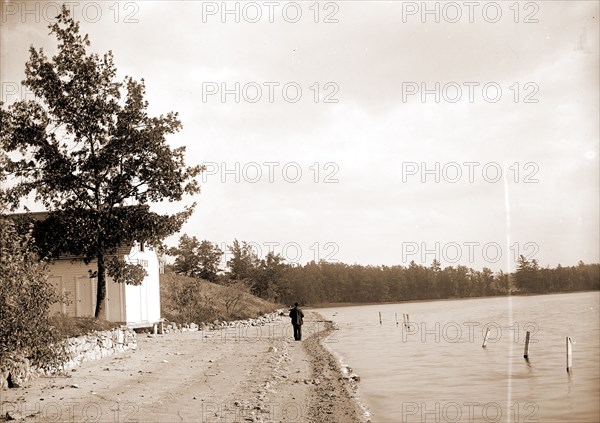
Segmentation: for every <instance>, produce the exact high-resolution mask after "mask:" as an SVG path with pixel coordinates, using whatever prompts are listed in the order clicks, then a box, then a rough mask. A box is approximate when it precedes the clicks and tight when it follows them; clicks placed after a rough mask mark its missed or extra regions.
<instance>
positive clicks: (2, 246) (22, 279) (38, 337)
mask: <svg viewBox="0 0 600 423" xmlns="http://www.w3.org/2000/svg"><path fill="white" fill-rule="evenodd" d="M0 261H1V262H2V265H1V266H0V364H1V363H2V362H4V361H5V360H7V359H9V358H11V357H12V356H13V355H15V354H19V355H21V356H24V357H26V358H28V359H29V361H30V363H31V364H32V365H34V366H36V367H40V368H45V369H47V368H51V367H56V366H57V365H59V364H60V363H61V362H62V361H63V360H64V351H63V349H62V348H59V346H60V345H61V342H60V341H61V338H60V334H59V332H58V330H57V329H56V328H55V327H53V326H52V325H51V324H50V319H49V309H50V305H51V304H53V303H55V302H57V301H61V298H60V296H59V295H58V293H57V292H56V290H55V288H54V287H53V286H52V285H51V283H50V282H48V279H47V273H46V270H45V267H44V266H43V265H42V264H40V263H39V260H38V257H37V254H35V253H34V251H33V248H32V238H31V235H30V234H29V233H25V234H23V233H22V232H21V231H17V229H16V228H15V224H14V223H13V221H12V220H11V219H8V218H6V217H3V216H2V215H0Z"/></svg>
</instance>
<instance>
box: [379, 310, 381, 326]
mask: <svg viewBox="0 0 600 423" xmlns="http://www.w3.org/2000/svg"><path fill="white" fill-rule="evenodd" d="M379 324H381V311H380V312H379Z"/></svg>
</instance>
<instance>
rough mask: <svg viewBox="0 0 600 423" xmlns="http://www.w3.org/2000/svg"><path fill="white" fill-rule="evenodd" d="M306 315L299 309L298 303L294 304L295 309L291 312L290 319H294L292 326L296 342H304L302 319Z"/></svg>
mask: <svg viewBox="0 0 600 423" xmlns="http://www.w3.org/2000/svg"><path fill="white" fill-rule="evenodd" d="M303 317H304V313H302V310H301V309H300V308H299V307H298V303H294V308H293V309H291V310H290V318H291V319H292V326H293V327H294V339H295V340H296V341H300V340H302V323H303V322H302V318H303Z"/></svg>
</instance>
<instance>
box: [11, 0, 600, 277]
mask: <svg viewBox="0 0 600 423" xmlns="http://www.w3.org/2000/svg"><path fill="white" fill-rule="evenodd" d="M70 4H71V7H73V8H74V16H75V17H76V19H78V20H80V21H81V27H82V30H83V32H86V33H89V35H90V39H91V42H92V45H91V49H92V50H93V51H95V52H98V53H104V52H105V51H107V50H112V51H113V53H114V56H115V63H116V65H117V68H118V71H119V76H120V77H123V76H125V75H131V76H133V77H134V78H136V79H140V78H144V79H145V81H146V86H147V99H148V100H149V102H150V111H151V113H152V114H155V115H157V114H161V113H166V112H169V111H178V112H179V113H180V117H181V120H182V123H183V130H182V131H181V132H180V133H178V134H176V135H174V136H171V137H170V138H169V141H170V142H171V143H172V145H174V146H175V145H185V146H186V147H187V160H188V162H189V164H201V163H205V164H206V165H207V172H206V173H205V175H204V176H203V181H202V193H201V195H199V196H198V197H197V198H196V199H195V200H196V201H197V202H198V207H197V211H196V213H195V214H194V215H193V217H192V218H191V219H190V221H189V222H188V223H187V224H186V225H185V226H184V228H183V230H182V232H185V233H188V234H189V235H196V236H198V237H199V238H201V239H208V240H211V241H213V242H216V243H218V244H220V245H221V244H223V243H231V241H232V240H233V239H234V238H237V239H239V240H246V241H249V242H253V243H256V245H258V246H260V247H261V253H262V254H263V255H264V254H266V252H267V251H268V250H269V248H273V249H274V251H275V252H277V253H281V254H282V255H284V257H286V258H287V259H288V260H289V261H298V262H300V263H304V262H306V261H309V260H312V259H315V258H316V259H319V258H320V259H327V260H329V261H332V260H338V261H343V262H347V263H355V262H356V263H361V264H374V265H378V264H387V265H391V264H402V265H407V264H408V263H409V262H410V260H414V261H415V262H416V263H418V264H424V265H429V264H430V263H431V261H432V260H433V258H434V255H435V253H436V250H438V253H439V256H438V258H439V259H440V260H441V262H442V265H443V266H448V265H456V264H463V265H467V266H471V267H474V268H478V269H480V268H482V267H483V266H487V267H490V268H492V269H493V270H499V269H503V270H505V271H506V270H512V269H513V267H514V257H515V255H517V254H524V255H526V256H528V257H529V258H536V259H538V260H539V262H540V264H541V265H542V266H547V265H550V266H556V265H557V264H558V263H561V264H562V265H573V264H576V263H577V261H578V260H580V259H581V260H583V261H585V262H598V261H599V260H600V259H599V241H598V240H599V239H600V234H599V229H598V227H599V186H598V185H599V171H598V169H599V158H598V144H599V110H598V109H599V98H598V97H599V83H598V82H599V80H598V75H599V73H600V72H599V56H598V51H599V45H598V43H599V42H598V40H599V38H600V37H599V32H598V13H599V7H598V2H596V1H579V2H578V1H569V2H560V1H538V2H520V3H518V7H515V6H514V2H498V3H494V2H474V3H472V4H473V5H472V6H469V5H466V4H465V3H464V2H455V3H452V2H450V3H449V2H440V3H437V2H429V3H428V4H427V7H428V8H429V9H430V11H432V12H431V13H424V11H423V10H422V3H421V2H366V1H353V2H321V3H315V2H312V1H311V2H298V3H291V4H287V3H284V2H271V3H269V2H253V3H234V2H231V3H229V4H228V6H227V7H228V8H229V9H230V11H233V12H232V13H225V14H224V13H223V6H222V3H221V2H200V1H197V2H195V1H186V2H175V1H168V2H167V1H164V2H161V1H153V2H121V3H116V4H115V3H114V2H85V1H84V2H71V3H70ZM56 7H57V3H52V2H50V3H37V2H6V1H4V3H3V9H2V32H1V38H2V40H1V43H2V44H1V61H2V65H1V81H2V99H3V100H5V101H7V102H9V103H10V102H12V101H14V100H15V99H17V98H22V97H24V96H26V95H27V92H26V90H25V89H23V90H21V89H20V86H18V88H17V89H15V87H17V84H19V83H20V81H21V80H22V79H23V78H24V72H23V71H24V63H25V62H26V60H27V58H28V48H29V46H30V45H32V44H33V45H34V46H36V47H41V46H44V47H45V48H46V49H49V51H52V49H53V46H54V45H55V43H54V41H53V40H52V39H50V38H49V36H48V29H47V25H48V22H49V21H50V20H52V19H53V17H54V15H55V14H56V10H57V8H56ZM236 8H237V10H238V16H236ZM436 10H437V11H439V16H436ZM317 11H318V14H317ZM299 12H301V15H299V14H298V13H299ZM236 19H237V20H239V22H236ZM436 19H437V20H439V23H438V22H436ZM254 21H256V22H254ZM315 21H317V22H315ZM236 83H238V84H239V89H238V88H236V87H237V86H236ZM286 84H287V85H286ZM436 84H439V85H436ZM284 87H285V89H284ZM437 87H439V89H438V88H437ZM223 89H226V90H228V91H227V92H225V96H224V98H223V97H222V95H221V94H223V92H222V91H223ZM424 90H427V91H425V92H424ZM258 93H260V94H261V96H260V98H258ZM236 95H239V102H236ZM436 97H437V98H436ZM315 100H317V101H315ZM298 171H301V174H299V173H298ZM236 179H237V180H238V181H239V182H236ZM436 180H437V181H436ZM190 202H191V200H190V201H188V203H190ZM169 207H173V206H172V205H163V206H160V207H158V208H157V210H173V209H172V208H171V209H169ZM175 241H176V237H172V238H171V239H170V242H171V243H174V242H175ZM277 244H278V245H277ZM298 247H299V249H298Z"/></svg>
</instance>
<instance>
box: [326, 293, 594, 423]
mask: <svg viewBox="0 0 600 423" xmlns="http://www.w3.org/2000/svg"><path fill="white" fill-rule="evenodd" d="M599 305H600V295H599V293H598V292H593V293H590V292H586V293H575V294H558V295H541V296H527V297H502V298H485V299H470V300H456V301H431V302H422V303H402V304H387V305H371V306H359V307H337V308H327V309H318V310H317V311H318V312H319V313H320V314H322V315H323V317H325V318H328V319H333V320H334V321H335V322H336V323H337V325H338V328H339V330H338V331H337V332H336V333H335V334H334V335H333V336H332V337H330V338H329V339H328V341H327V346H328V347H329V348H330V349H332V350H333V351H334V352H336V353H337V354H338V355H339V356H340V358H341V359H342V360H343V361H344V362H345V363H346V364H349V365H350V366H351V367H352V368H353V369H354V370H355V372H356V373H358V375H359V376H360V377H361V382H360V396H361V400H362V402H363V403H364V404H365V405H366V406H367V407H368V408H369V410H370V411H371V413H372V415H373V419H372V420H373V422H420V421H429V422H446V421H447V422H536V421H539V422H567V421H571V422H598V421H600V329H599V316H598V309H599ZM379 312H381V316H382V323H381V324H380V323H379ZM404 313H408V315H409V319H410V325H409V326H407V325H404V324H403V319H402V316H403V314H404ZM334 314H335V315H334ZM396 320H398V323H396ZM488 329H489V335H488V340H487V343H486V347H485V348H482V344H483V338H484V335H485V333H486V331H487V330H488ZM527 331H529V332H530V346H529V360H526V359H524V357H523V353H524V342H525V336H526V332H527ZM567 336H569V337H571V339H572V340H573V370H572V372H571V373H567V371H566V337H567Z"/></svg>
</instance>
